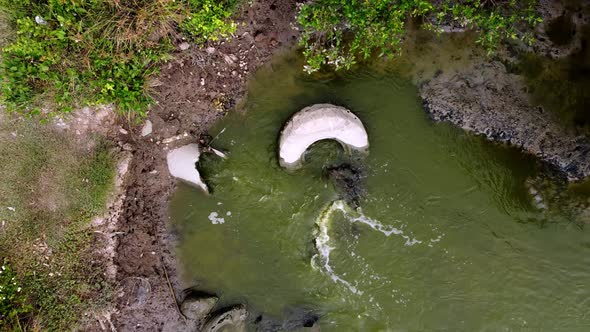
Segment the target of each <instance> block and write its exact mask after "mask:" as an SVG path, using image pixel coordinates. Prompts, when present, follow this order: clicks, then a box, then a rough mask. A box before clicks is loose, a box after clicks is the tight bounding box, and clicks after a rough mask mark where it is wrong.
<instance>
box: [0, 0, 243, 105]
mask: <svg viewBox="0 0 590 332" xmlns="http://www.w3.org/2000/svg"><path fill="white" fill-rule="evenodd" d="M0 8H2V9H3V10H4V11H5V12H6V14H7V15H8V16H9V17H10V19H11V21H12V22H13V24H14V29H15V31H16V36H15V37H14V38H13V40H12V41H11V42H10V43H9V44H8V45H7V46H6V47H5V48H4V50H3V54H2V66H1V68H0V70H1V74H2V77H3V81H2V87H1V91H2V97H3V101H4V103H5V104H6V105H7V107H8V108H9V109H10V110H16V111H21V112H26V113H33V114H34V113H38V112H39V109H40V108H41V107H42V106H44V103H45V102H46V101H47V100H51V101H53V102H54V103H55V104H56V106H57V108H58V109H59V111H68V110H70V109H71V108H72V107H74V106H79V105H80V104H94V103H111V102H112V103H115V104H116V105H117V106H118V107H119V110H121V111H123V112H127V113H130V114H138V115H142V114H143V112H144V111H145V109H146V106H147V104H148V103H149V101H150V98H149V96H148V95H147V94H146V89H145V85H146V79H147V77H149V76H150V75H151V74H153V73H154V72H155V71H156V70H157V67H156V65H157V64H158V63H160V62H161V61H162V60H165V59H167V58H168V57H169V56H168V53H169V52H170V51H171V50H172V49H173V42H174V41H175V40H177V39H179V38H180V36H179V34H178V33H179V31H177V28H178V27H180V28H181V29H182V31H183V32H185V33H186V34H187V37H188V38H189V39H192V40H194V41H198V42H203V41H205V40H207V39H215V38H217V37H219V36H225V35H227V34H229V33H231V32H233V31H234V29H235V24H234V23H231V22H228V17H229V16H230V14H231V10H232V8H233V0H222V1H213V0H176V1H175V0H133V1H130V0H68V1H66V0H38V1H31V0H0Z"/></svg>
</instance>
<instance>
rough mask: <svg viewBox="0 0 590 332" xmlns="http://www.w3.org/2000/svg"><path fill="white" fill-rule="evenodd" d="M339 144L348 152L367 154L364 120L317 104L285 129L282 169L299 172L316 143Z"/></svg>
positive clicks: (280, 150)
mask: <svg viewBox="0 0 590 332" xmlns="http://www.w3.org/2000/svg"><path fill="white" fill-rule="evenodd" d="M325 139H333V140H336V141H338V142H339V143H340V144H342V146H343V147H344V149H345V150H347V151H349V150H350V149H353V150H358V151H366V150H367V149H368V148H369V139H368V136H367V131H366V130H365V127H364V126H363V123H362V122H361V120H360V119H359V118H358V117H357V116H356V115H354V114H353V113H352V112H351V111H349V110H347V109H346V108H344V107H340V106H334V105H330V104H316V105H313V106H310V107H306V108H304V109H303V110H301V111H299V112H297V113H296V114H295V115H294V116H293V117H292V118H291V119H290V120H289V121H288V122H287V124H286V125H285V127H284V128H283V130H282V132H281V137H280V141H279V157H280V159H279V162H280V164H281V166H283V167H288V168H296V167H297V166H299V164H300V161H301V159H302V158H303V154H304V153H305V151H306V150H307V148H308V147H309V146H310V145H312V144H313V143H315V142H317V141H321V140H325Z"/></svg>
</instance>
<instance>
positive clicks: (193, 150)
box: [166, 144, 208, 192]
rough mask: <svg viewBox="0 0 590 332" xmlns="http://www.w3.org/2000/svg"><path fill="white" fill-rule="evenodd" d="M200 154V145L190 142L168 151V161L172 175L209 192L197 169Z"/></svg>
mask: <svg viewBox="0 0 590 332" xmlns="http://www.w3.org/2000/svg"><path fill="white" fill-rule="evenodd" d="M200 155H201V152H200V150H199V145H197V144H188V145H185V146H183V147H180V148H177V149H174V150H172V151H170V152H168V155H167V157H166V159H167V160H166V161H167V163H168V170H169V171H170V175H172V176H173V177H175V178H178V179H180V180H183V181H186V182H188V183H190V184H193V185H196V186H197V187H199V188H201V189H203V190H204V191H205V192H208V189H207V185H206V184H205V183H204V182H203V179H201V175H200V174H199V171H198V170H197V162H198V161H199V156H200Z"/></svg>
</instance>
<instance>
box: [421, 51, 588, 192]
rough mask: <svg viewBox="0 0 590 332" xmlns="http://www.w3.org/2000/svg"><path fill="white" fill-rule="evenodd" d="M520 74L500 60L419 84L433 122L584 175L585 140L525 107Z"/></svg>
mask: <svg viewBox="0 0 590 332" xmlns="http://www.w3.org/2000/svg"><path fill="white" fill-rule="evenodd" d="M526 91H527V89H526V85H525V84H524V81H523V78H522V77H521V76H517V75H514V74H510V73H508V72H507V70H506V68H505V66H504V65H503V64H502V63H500V62H492V63H475V64H472V65H469V66H467V67H464V68H462V69H460V70H458V71H447V72H444V73H442V74H440V75H438V76H436V77H434V78H432V79H431V80H430V81H429V82H427V83H425V84H423V85H422V86H421V87H420V95H421V97H422V102H423V105H424V109H425V110H426V112H428V113H429V115H430V117H431V118H432V119H433V120H434V121H446V122H450V123H453V124H455V125H457V126H459V127H461V128H463V129H465V130H467V131H471V132H474V133H476V134H479V135H482V136H485V137H486V138H488V139H489V140H494V141H499V142H505V143H508V144H511V145H513V146H516V147H519V148H522V149H523V150H524V151H526V152H528V153H530V154H533V155H535V156H537V157H539V158H540V159H542V160H544V161H545V162H547V163H548V164H549V165H552V166H553V167H555V168H556V169H558V170H560V171H561V172H563V174H565V175H566V176H567V178H568V179H569V180H570V181H578V180H582V179H583V178H585V177H588V176H590V138H588V137H586V136H583V135H580V134H578V133H576V131H575V130H572V129H571V128H567V127H565V126H563V125H561V124H560V123H559V122H557V121H555V120H554V119H553V117H552V114H550V112H540V111H539V109H538V107H535V106H534V105H531V103H530V98H529V96H528V94H527V92H526Z"/></svg>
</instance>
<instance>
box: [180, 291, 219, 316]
mask: <svg viewBox="0 0 590 332" xmlns="http://www.w3.org/2000/svg"><path fill="white" fill-rule="evenodd" d="M218 301H219V299H218V298H217V297H215V296H211V297H197V296H188V297H187V298H186V299H184V301H182V304H181V305H180V311H182V314H183V315H184V316H185V317H186V318H188V319H191V320H195V321H200V320H202V319H204V318H205V317H206V316H207V315H208V314H209V312H210V311H211V310H212V309H213V308H214V307H215V305H216V304H217V302H218Z"/></svg>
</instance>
